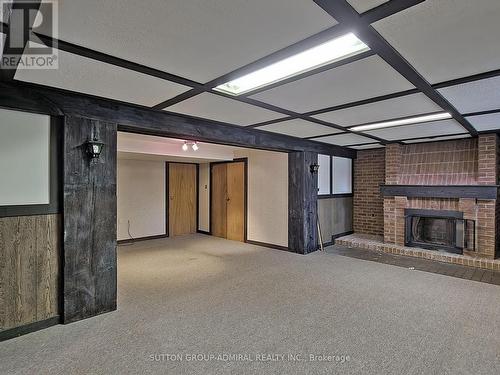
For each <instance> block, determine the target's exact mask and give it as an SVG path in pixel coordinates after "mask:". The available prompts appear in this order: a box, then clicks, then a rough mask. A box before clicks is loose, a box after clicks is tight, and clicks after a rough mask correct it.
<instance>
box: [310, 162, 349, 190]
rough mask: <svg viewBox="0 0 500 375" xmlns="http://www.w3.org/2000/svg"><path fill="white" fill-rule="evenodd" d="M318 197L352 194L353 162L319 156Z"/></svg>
mask: <svg viewBox="0 0 500 375" xmlns="http://www.w3.org/2000/svg"><path fill="white" fill-rule="evenodd" d="M318 164H319V170H318V195H319V196H322V197H329V196H335V195H339V194H352V160H351V159H349V158H341V157H337V156H330V155H318Z"/></svg>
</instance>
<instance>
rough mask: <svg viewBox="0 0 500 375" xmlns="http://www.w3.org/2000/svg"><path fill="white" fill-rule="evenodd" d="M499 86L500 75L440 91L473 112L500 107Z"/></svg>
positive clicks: (459, 105)
mask: <svg viewBox="0 0 500 375" xmlns="http://www.w3.org/2000/svg"><path fill="white" fill-rule="evenodd" d="M499 2H500V1H499ZM499 88H500V77H494V78H488V79H482V80H480V81H473V82H469V83H464V84H461V85H456V86H450V87H445V88H442V89H439V90H438V91H439V92H440V93H441V94H443V96H444V97H445V98H446V99H448V101H449V102H450V103H451V104H453V105H454V106H455V108H457V109H458V110H459V111H460V112H461V113H471V112H480V111H488V110H490V109H500V89H499Z"/></svg>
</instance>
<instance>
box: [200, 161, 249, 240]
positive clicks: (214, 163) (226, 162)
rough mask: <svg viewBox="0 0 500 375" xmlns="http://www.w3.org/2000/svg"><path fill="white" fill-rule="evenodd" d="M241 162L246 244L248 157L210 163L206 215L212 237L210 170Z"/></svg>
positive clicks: (245, 237)
mask: <svg viewBox="0 0 500 375" xmlns="http://www.w3.org/2000/svg"><path fill="white" fill-rule="evenodd" d="M241 162H243V163H244V169H245V172H244V173H245V181H244V186H245V203H244V205H245V213H244V215H245V218H244V221H245V224H244V226H245V228H244V231H245V233H244V236H243V237H244V239H243V242H247V237H248V157H244V158H236V159H233V160H227V161H214V162H211V163H210V167H209V174H210V175H209V180H210V186H209V194H208V200H209V202H208V215H209V218H210V219H209V222H208V228H209V232H208V233H209V234H210V235H212V186H213V185H212V181H213V179H212V168H213V166H214V165H217V164H229V163H241Z"/></svg>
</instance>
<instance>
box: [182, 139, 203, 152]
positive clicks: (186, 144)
mask: <svg viewBox="0 0 500 375" xmlns="http://www.w3.org/2000/svg"><path fill="white" fill-rule="evenodd" d="M189 146H191V148H192V149H193V151H198V149H199V148H200V146H198V142H188V141H184V144H183V145H182V151H187V150H189Z"/></svg>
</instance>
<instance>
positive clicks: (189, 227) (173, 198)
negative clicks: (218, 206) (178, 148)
mask: <svg viewBox="0 0 500 375" xmlns="http://www.w3.org/2000/svg"><path fill="white" fill-rule="evenodd" d="M196 184H197V181H196V165H195V164H181V163H169V166H168V186H169V188H168V192H169V194H168V195H169V206H168V215H169V216H168V226H169V236H171V237H172V236H180V235H184V234H191V233H196V221H197V220H196V199H197V197H196Z"/></svg>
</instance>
